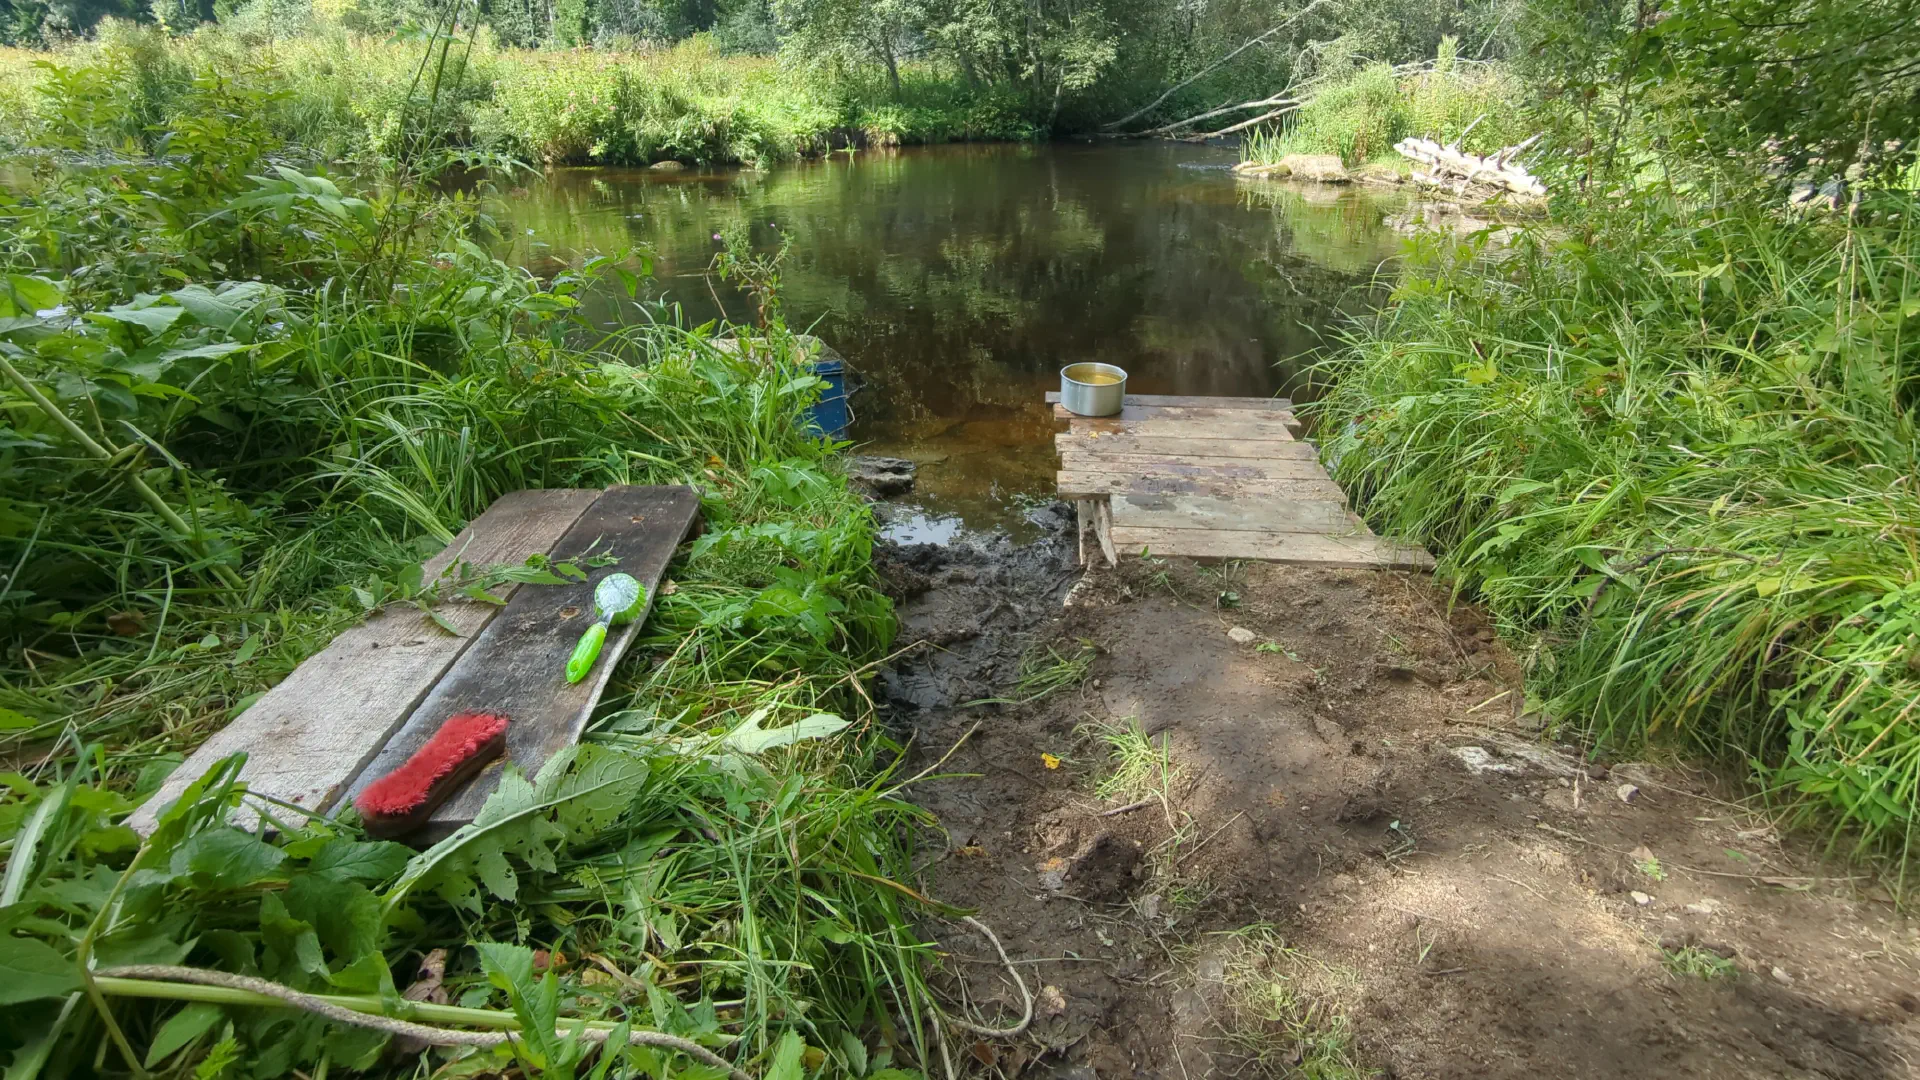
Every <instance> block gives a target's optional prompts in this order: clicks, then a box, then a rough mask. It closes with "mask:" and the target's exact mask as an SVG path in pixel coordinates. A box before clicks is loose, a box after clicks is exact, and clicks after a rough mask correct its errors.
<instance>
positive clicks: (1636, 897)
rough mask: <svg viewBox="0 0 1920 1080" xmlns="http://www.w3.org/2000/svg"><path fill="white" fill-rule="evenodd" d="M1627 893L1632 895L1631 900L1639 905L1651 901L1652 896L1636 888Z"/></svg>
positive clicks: (1642, 905) (1644, 905) (1643, 905)
mask: <svg viewBox="0 0 1920 1080" xmlns="http://www.w3.org/2000/svg"><path fill="white" fill-rule="evenodd" d="M1627 895H1628V896H1631V897H1633V902H1634V903H1636V904H1639V905H1640V906H1641V907H1646V906H1647V905H1648V904H1651V903H1653V897H1651V896H1648V895H1647V894H1646V893H1643V892H1641V891H1640V890H1638V889H1635V890H1634V891H1632V892H1630V893H1628V894H1627Z"/></svg>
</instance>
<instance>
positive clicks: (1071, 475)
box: [1054, 458, 1346, 500]
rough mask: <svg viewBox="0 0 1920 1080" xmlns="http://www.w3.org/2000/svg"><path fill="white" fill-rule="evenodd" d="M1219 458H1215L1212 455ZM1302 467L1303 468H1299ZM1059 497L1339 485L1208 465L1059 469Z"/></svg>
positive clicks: (1283, 491) (1329, 493)
mask: <svg viewBox="0 0 1920 1080" xmlns="http://www.w3.org/2000/svg"><path fill="white" fill-rule="evenodd" d="M1214 460H1219V459H1217V458H1216V459H1214ZM1303 471H1304V470H1303ZM1054 487H1055V488H1057V489H1058V491H1059V493H1060V497H1061V498H1066V499H1077V498H1084V497H1087V496H1093V495H1218V496H1221V497H1223V498H1249V499H1340V500H1344V499H1345V498H1346V496H1345V495H1344V494H1343V493H1342V492H1341V490H1340V485H1338V484H1336V483H1334V482H1333V481H1331V480H1328V479H1326V478H1325V477H1324V476H1322V477H1300V478H1297V479H1279V480H1272V479H1262V478H1242V477H1237V476H1231V475H1222V474H1220V473H1218V472H1215V471H1214V470H1210V469H1205V468H1201V469H1194V470H1191V471H1190V472H1189V473H1188V474H1185V475H1165V474H1157V473H1146V474H1143V473H1131V472H1109V471H1105V470H1104V469H1091V470H1086V471H1080V470H1062V471H1060V472H1058V473H1056V474H1055V476H1054Z"/></svg>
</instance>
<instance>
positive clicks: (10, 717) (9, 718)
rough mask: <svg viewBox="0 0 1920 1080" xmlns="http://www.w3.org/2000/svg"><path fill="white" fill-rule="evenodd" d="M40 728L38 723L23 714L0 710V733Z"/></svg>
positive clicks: (10, 710)
mask: <svg viewBox="0 0 1920 1080" xmlns="http://www.w3.org/2000/svg"><path fill="white" fill-rule="evenodd" d="M39 726H40V721H38V720H35V719H34V718H33V717H31V716H28V715H27V714H26V713H23V712H16V711H14V710H12V709H0V731H24V730H26V729H27V728H35V727H39Z"/></svg>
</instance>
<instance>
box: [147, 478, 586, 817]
mask: <svg viewBox="0 0 1920 1080" xmlns="http://www.w3.org/2000/svg"><path fill="white" fill-rule="evenodd" d="M598 494H599V492H597V491H589V490H585V489H578V488H562V489H551V490H546V491H514V492H509V493H507V494H506V495H502V496H501V497H500V498H499V499H498V500H496V501H495V502H494V504H493V505H492V506H490V507H488V508H487V510H486V512H485V513H483V514H481V515H480V516H479V517H477V518H475V519H473V521H472V523H470V524H469V525H468V526H467V527H466V528H465V529H463V530H461V532H460V535H458V536H456V537H454V540H453V543H451V544H448V545H447V547H446V549H445V550H444V551H442V552H440V554H438V555H435V556H434V557H433V558H431V559H428V560H427V561H426V563H425V564H424V565H423V571H424V573H425V577H426V580H428V581H432V580H434V579H435V578H437V577H438V576H439V575H440V573H441V572H442V571H443V570H445V569H446V568H447V567H449V566H451V565H453V563H454V561H455V560H456V559H461V560H465V561H467V562H470V563H475V564H486V563H503V562H513V563H517V562H522V561H524V560H525V559H526V557H527V556H528V555H531V554H534V553H536V552H546V551H549V550H551V549H552V548H553V546H554V544H555V543H556V542H557V541H559V539H560V537H561V536H562V535H563V534H565V533H566V531H567V529H568V528H570V527H571V526H572V525H573V523H574V522H575V521H576V520H578V519H579V517H580V515H581V513H582V512H584V511H585V510H586V508H587V507H588V506H590V505H591V504H592V503H593V500H594V498H595V496H597V495H598ZM497 591H499V592H503V593H506V594H511V592H512V591H513V590H512V587H511V586H509V587H506V588H505V589H503V590H497ZM499 610H500V609H499V608H497V607H495V606H494V605H492V604H484V603H474V602H471V601H464V600H462V601H454V602H449V603H446V604H443V605H441V607H440V609H439V613H440V615H441V617H442V618H444V619H446V620H447V621H448V622H449V623H451V624H452V625H453V626H454V627H455V628H456V629H457V630H458V631H459V634H458V635H457V636H456V635H454V634H449V633H447V632H445V631H444V630H441V629H440V628H438V627H436V626H435V625H434V624H433V623H432V622H430V621H429V620H428V619H427V618H426V617H425V616H424V615H422V614H421V613H420V612H418V611H416V610H414V609H412V608H405V607H396V608H390V609H388V610H386V611H383V612H381V613H379V614H377V615H374V616H373V617H372V618H370V619H368V620H367V621H366V622H364V623H362V624H360V625H359V626H355V627H352V628H350V629H348V630H345V631H343V632H342V633H341V634H340V635H339V636H338V637H336V638H334V639H333V641H332V642H331V643H330V644H328V645H327V647H326V648H324V649H322V650H320V651H319V652H317V653H315V654H314V655H312V656H310V657H308V658H307V660H306V661H305V662H304V663H302V664H301V665H300V666H299V667H298V668H295V669H294V671H293V673H292V674H290V675H288V676H287V677H286V678H285V679H284V680H282V681H281V682H280V685H278V686H276V687H274V688H273V689H271V690H269V691H267V693H266V694H265V695H263V696H262V697H261V698H260V700H259V701H256V702H254V703H253V705H252V707H250V708H248V709H247V711H246V712H244V713H241V714H240V715H239V716H238V717H236V718H235V719H234V721H233V722H232V723H230V724H228V725H227V726H226V727H225V728H223V729H222V730H220V731H219V732H217V733H215V734H214V735H213V737H211V738H209V739H208V740H207V741H206V742H204V743H202V744H200V748H199V749H198V750H195V751H194V752H193V755H192V756H191V757H189V758H188V759H187V760H186V761H185V762H184V763H183V764H182V765H181V766H180V767H179V768H178V769H176V770H174V773H173V775H172V776H171V777H170V778H168V780H167V782H166V783H165V784H163V785H161V787H160V790H159V791H157V792H155V793H154V795H153V797H152V798H150V799H148V800H147V801H146V803H145V804H144V805H143V806H141V807H140V809H138V810H136V811H134V813H133V815H132V817H131V818H129V819H128V824H129V825H131V826H133V828H134V829H136V830H137V831H139V832H141V833H146V832H149V831H151V830H152V829H153V827H154V825H155V824H156V822H157V820H158V817H159V813H160V811H161V810H162V809H164V808H165V807H166V806H167V804H169V803H171V802H173V801H174V800H175V799H177V798H179V797H180V792H181V791H183V790H184V789H185V788H186V786H187V785H188V784H189V783H191V782H193V781H194V780H197V779H199V778H200V777H201V776H202V775H204V774H205V773H206V771H207V770H208V769H210V768H212V767H213V766H214V764H215V763H217V762H218V761H220V760H221V759H222V758H225V757H228V756H230V755H232V754H235V753H239V752H241V751H245V752H246V754H247V763H246V766H245V767H244V768H243V769H242V770H241V772H240V778H241V779H242V780H244V781H246V783H247V786H248V787H249V788H250V789H251V790H253V791H255V792H258V793H260V794H262V795H267V796H271V797H272V798H275V799H280V800H283V801H285V802H288V803H292V804H294V805H295V806H302V807H308V808H311V809H316V810H317V809H323V808H325V807H327V806H328V805H330V804H331V803H333V802H334V801H335V800H336V799H337V797H338V796H339V795H340V793H341V792H342V791H343V790H344V789H345V787H346V785H347V784H348V782H349V781H351V780H352V779H353V778H354V776H355V775H357V774H358V773H359V772H360V770H361V769H362V768H363V767H364V766H365V765H366V764H367V762H369V761H371V760H373V758H374V755H376V754H377V753H379V751H380V748H381V746H382V745H384V744H385V743H386V741H387V739H388V737H389V736H391V735H392V734H393V733H394V731H396V730H397V729H398V728H399V727H400V725H401V724H402V723H403V722H404V721H405V720H406V719H407V716H408V714H409V713H411V712H412V711H413V710H414V707H415V706H416V705H418V704H419V703H420V701H421V699H422V698H423V697H425V696H426V694H427V692H428V691H429V690H431V689H432V688H433V684H434V683H435V682H436V681H437V680H438V679H439V678H440V677H441V675H443V674H445V673H446V671H447V669H448V668H450V667H452V666H453V664H454V662H455V661H456V660H457V659H459V657H460V655H461V654H462V653H463V652H464V651H465V650H466V649H467V648H468V647H469V646H470V645H471V644H472V642H473V640H474V638H475V636H476V635H478V634H479V633H480V632H481V631H482V630H483V629H485V627H486V626H487V625H488V623H489V622H491V621H492V620H493V619H494V617H495V613H496V612H498V611H499ZM277 816H285V817H297V816H298V815H297V814H293V813H292V812H290V811H288V812H285V813H284V814H283V815H277ZM256 820H257V819H256V817H255V816H254V814H253V812H252V811H251V810H248V811H246V812H244V813H243V814H242V815H241V816H240V818H239V819H237V820H236V824H241V825H246V826H251V825H252V824H253V822H254V821H256Z"/></svg>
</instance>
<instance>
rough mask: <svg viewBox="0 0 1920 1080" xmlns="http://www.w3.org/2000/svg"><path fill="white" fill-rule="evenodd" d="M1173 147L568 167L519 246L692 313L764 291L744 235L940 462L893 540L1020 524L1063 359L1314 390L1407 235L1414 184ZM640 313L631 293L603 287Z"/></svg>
mask: <svg viewBox="0 0 1920 1080" xmlns="http://www.w3.org/2000/svg"><path fill="white" fill-rule="evenodd" d="M1235 160H1236V156H1235V154H1234V153H1233V152H1232V151H1230V150H1225V149H1220V148H1215V147H1202V146H1191V145H1186V144H1172V143H1127V144H1120V145H1097V146H1093V145H1078V144H1051V145H1025V144H1017V145H1007V144H996V145H961V146H944V147H927V148H915V149H908V150H901V151H892V152H873V151H868V152H862V153H857V154H854V155H851V156H849V155H846V154H835V155H832V156H831V157H828V158H825V159H822V160H817V161H810V162H803V163H799V164H794V165H787V166H781V167H779V168H775V169H771V170H767V171H751V170H739V169H726V170H700V171H696V170H688V171H684V172H678V173H663V172H652V171H647V170H635V169H570V170H561V171H557V172H554V173H552V174H550V175H549V176H548V177H546V178H545V179H544V180H543V181H541V182H539V183H537V184H535V185H532V186H530V187H528V188H526V189H522V190H518V191H515V192H514V193H513V195H512V197H511V199H510V200H509V211H508V219H509V224H510V228H511V232H510V236H511V254H512V257H514V258H516V259H517V260H519V261H520V262H522V263H523V264H525V265H529V266H532V267H534V268H536V269H542V270H546V269H552V268H555V267H557V266H558V265H560V264H561V263H564V262H571V261H574V260H577V259H578V258H579V257H580V256H582V255H583V254H588V253H613V252H617V251H621V250H625V249H628V248H634V247H639V246H645V247H647V248H650V249H652V251H653V252H654V256H655V263H654V274H655V277H654V284H653V288H654V291H655V294H656V296H660V297H663V298H664V299H667V300H669V301H673V302H677V303H679V304H680V305H681V306H682V308H683V312H684V315H683V317H684V318H686V319H687V320H689V322H690V323H693V324H697V323H699V322H703V321H705V320H707V319H710V318H712V317H714V315H715V314H716V313H718V311H719V310H720V309H721V307H722V306H723V305H724V307H725V309H726V313H727V314H728V315H729V316H730V317H732V318H735V319H742V320H745V319H749V318H751V317H752V314H753V305H752V303H751V301H750V300H749V299H748V298H747V297H745V296H744V295H742V294H740V293H737V292H735V291H733V290H732V289H731V288H729V287H728V286H727V285H726V284H725V283H722V282H720V281H718V280H717V278H714V277H713V276H712V275H711V274H710V273H709V267H710V266H711V263H712V260H713V256H714V253H715V252H716V251H718V250H719V249H720V247H721V245H720V244H719V243H717V242H716V241H715V239H714V236H715V234H716V233H721V232H725V231H727V230H729V229H739V228H741V227H745V228H747V229H748V230H750V235H751V237H752V240H753V244H754V246H755V248H756V250H761V251H767V252H771V251H773V250H775V249H777V248H778V246H779V244H780V243H781V240H782V239H783V238H784V239H785V240H787V241H790V242H791V248H790V250H789V252H788V254H787V257H786V260H785V262H784V263H783V265H782V267H781V273H780V284H781V295H782V297H783V303H784V305H785V312H786V316H787V321H788V323H789V325H791V326H793V327H794V328H795V329H803V328H811V329H812V331H813V332H814V333H816V334H818V335H819V336H820V337H821V338H823V339H825V340H826V341H827V343H828V344H830V345H832V346H834V347H835V348H837V349H838V350H839V351H840V352H841V353H843V354H844V355H845V356H846V358H847V361H848V364H849V366H850V367H851V368H853V369H854V371H855V372H857V376H858V379H859V380H860V381H861V382H862V383H863V384H864V387H863V389H861V390H860V391H859V392H858V393H857V394H856V395H855V396H854V399H853V405H854V411H855V417H856V419H855V423H854V427H853V430H852V437H853V438H854V439H855V440H856V441H858V442H859V443H860V444H862V445H861V452H866V453H878V454H889V455H895V456H900V457H906V458H911V459H913V460H915V461H917V462H918V463H919V464H920V482H919V485H918V488H917V490H916V493H915V495H914V497H913V498H912V500H910V501H911V503H912V507H911V508H909V509H908V510H906V511H904V512H898V511H896V513H895V514H894V518H893V521H892V524H891V525H890V526H889V530H890V532H891V533H892V535H894V536H895V537H896V538H904V539H940V538H941V537H942V536H944V535H946V534H949V533H951V532H953V531H955V530H957V529H958V528H960V527H962V526H963V525H964V526H966V527H970V528H978V529H987V528H997V527H1004V528H1010V529H1013V530H1015V531H1016V532H1017V531H1019V530H1020V525H1019V522H1020V513H1021V509H1022V507H1023V506H1024V505H1025V503H1026V502H1027V501H1029V500H1031V499H1034V498H1043V497H1046V496H1047V495H1049V494H1050V493H1051V491H1052V485H1053V471H1054V469H1055V467H1056V466H1055V464H1054V457H1053V450H1052V436H1053V432H1054V428H1055V426H1054V423H1053V420H1052V418H1051V414H1050V412H1049V411H1048V408H1047V406H1046V405H1045V404H1044V400H1043V395H1044V394H1045V393H1046V391H1048V390H1052V389H1058V387H1059V376H1058V372H1059V369H1060V368H1061V367H1062V366H1063V365H1066V364H1070V363H1074V362H1076V361H1081V360H1103V361H1106V362H1108V363H1113V364H1118V365H1120V366H1121V367H1123V368H1125V369H1127V371H1128V373H1129V376H1130V377H1129V380H1128V389H1129V390H1130V391H1132V392H1134V393H1148V394H1206V395H1271V394H1275V393H1279V392H1282V391H1287V392H1291V393H1294V394H1295V395H1296V396H1299V395H1301V394H1307V393H1310V392H1311V391H1310V388H1308V387H1307V386H1306V385H1305V381H1304V376H1303V367H1304V363H1305V358H1306V356H1307V354H1308V353H1310V352H1311V351H1312V350H1314V349H1316V348H1319V347H1321V346H1323V345H1324V344H1326V343H1327V339H1326V338H1325V337H1324V334H1325V332H1326V331H1327V330H1328V329H1330V328H1332V327H1334V326H1336V325H1337V322H1338V318H1339V316H1340V313H1341V312H1342V311H1343V310H1345V311H1351V310H1359V309H1360V308H1362V307H1363V306H1364V305H1365V304H1366V303H1367V301H1368V299H1369V295H1368V294H1369V290H1370V289H1372V288H1374V287H1375V286H1374V285H1373V284H1372V283H1373V282H1374V281H1375V279H1376V272H1377V271H1378V269H1379V268H1380V267H1381V265H1382V264H1383V263H1384V262H1385V261H1386V260H1388V259H1389V258H1391V257H1392V255H1393V254H1394V252H1395V251H1396V250H1397V246H1398V243H1397V240H1396V239H1395V237H1394V234H1393V233H1392V232H1391V231H1390V230H1388V229H1387V228H1386V226H1385V224H1384V219H1385V217H1386V216H1387V215H1388V214H1389V213H1391V212H1393V211H1394V210H1396V209H1398V204H1397V202H1395V201H1394V197H1393V196H1392V195H1384V196H1383V195H1382V194H1380V193H1378V192H1375V191H1372V190H1363V189H1355V188H1348V187H1329V186H1321V185H1287V184H1281V183H1275V182H1273V181H1263V180H1243V179H1239V178H1236V177H1235V176H1234V175H1233V174H1232V173H1231V172H1230V171H1228V167H1229V166H1231V165H1232V164H1233V162H1234V161H1235ZM588 311H589V314H590V315H591V316H592V317H594V318H595V319H597V320H599V321H601V322H603V323H613V322H618V321H620V320H621V319H623V318H632V317H634V313H633V308H632V306H631V305H630V304H627V303H626V302H625V297H624V294H621V295H615V294H613V293H611V292H609V293H607V294H605V295H601V296H596V297H592V298H590V299H589V301H588Z"/></svg>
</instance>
